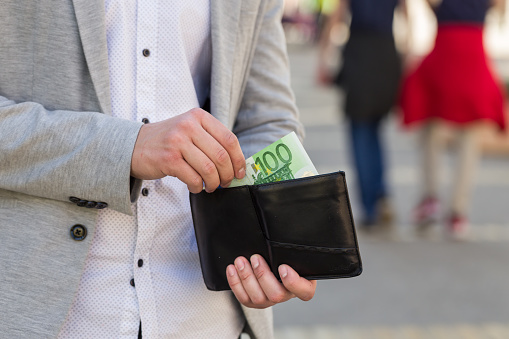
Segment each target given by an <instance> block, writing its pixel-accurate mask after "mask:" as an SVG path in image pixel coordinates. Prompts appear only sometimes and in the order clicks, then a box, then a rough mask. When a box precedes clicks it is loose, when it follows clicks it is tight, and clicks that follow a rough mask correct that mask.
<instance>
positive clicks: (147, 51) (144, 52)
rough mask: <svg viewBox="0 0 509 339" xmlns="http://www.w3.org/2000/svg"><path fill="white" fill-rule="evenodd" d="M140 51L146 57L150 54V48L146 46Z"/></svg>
mask: <svg viewBox="0 0 509 339" xmlns="http://www.w3.org/2000/svg"><path fill="white" fill-rule="evenodd" d="M142 53H143V56H144V57H148V56H150V50H148V49H146V48H145V49H144V50H143V51H142Z"/></svg>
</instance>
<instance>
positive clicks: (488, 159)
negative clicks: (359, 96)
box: [274, 0, 509, 339]
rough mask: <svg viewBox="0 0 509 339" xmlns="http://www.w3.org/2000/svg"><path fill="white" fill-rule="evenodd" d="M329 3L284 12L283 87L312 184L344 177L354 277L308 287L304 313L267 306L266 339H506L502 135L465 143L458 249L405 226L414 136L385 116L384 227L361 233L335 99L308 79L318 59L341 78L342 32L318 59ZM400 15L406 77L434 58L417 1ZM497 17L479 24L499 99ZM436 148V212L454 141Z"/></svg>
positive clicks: (501, 46)
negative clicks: (353, 232) (270, 311)
mask: <svg viewBox="0 0 509 339" xmlns="http://www.w3.org/2000/svg"><path fill="white" fill-rule="evenodd" d="M340 1H341V0H321V1H320V0H286V3H285V15H284V19H283V25H284V28H285V32H286V36H287V43H288V51H289V56H290V65H291V71H292V86H293V88H294V91H295V94H296V100H297V104H298V106H299V109H300V113H301V120H302V122H303V123H304V125H305V127H306V139H305V142H304V146H305V148H306V150H307V151H308V153H309V155H310V157H311V159H312V160H313V162H314V164H315V166H316V168H317V169H318V171H319V172H320V173H328V172H333V171H337V170H343V171H345V172H346V175H347V183H348V186H349V191H350V197H351V202H352V208H353V212H354V217H355V222H356V224H357V229H358V240H359V247H360V251H361V257H362V260H363V266H364V272H363V273H362V275H361V276H359V277H356V278H351V279H342V280H341V279H339V280H329V281H319V283H318V288H317V293H316V295H315V297H314V299H313V300H311V301H309V302H307V303H305V302H302V301H299V300H292V301H290V302H287V303H283V304H281V305H277V306H275V307H274V315H275V319H274V321H275V329H276V338H277V339H284V338H318V339H320V338H345V339H348V338H359V339H360V338H373V339H376V338H403V339H406V338H409V339H412V338H449V339H451V338H452V339H454V338H475V339H478V338H479V339H481V338H509V289H508V286H509V269H508V268H509V246H508V244H509V136H508V134H507V132H498V131H497V129H496V128H485V129H482V131H481V132H480V133H478V134H476V140H477V143H478V144H479V145H480V146H479V147H480V160H479V164H478V165H477V170H476V171H475V174H474V175H473V179H472V181H473V185H472V192H471V194H470V199H469V202H468V224H469V229H468V231H469V232H468V236H467V237H465V238H463V239H462V241H451V239H450V238H448V237H446V236H444V227H445V226H444V224H443V222H442V220H441V219H439V220H438V222H435V223H433V224H431V225H430V226H429V227H428V229H427V231H426V233H425V234H423V233H421V232H418V230H417V228H416V226H415V220H414V209H415V206H416V205H417V204H418V203H419V201H420V199H421V191H420V188H421V185H422V179H421V177H422V175H421V168H420V167H421V165H420V164H421V162H420V156H421V155H420V153H421V152H420V150H419V131H418V129H412V130H410V131H408V130H406V129H405V128H403V127H402V124H401V116H400V113H398V111H397V109H395V110H393V111H392V112H391V113H390V114H389V115H388V116H387V117H386V118H385V119H384V123H383V124H382V126H381V129H380V132H381V137H382V139H383V141H384V151H383V153H384V156H385V163H386V167H387V168H386V179H387V186H388V192H389V196H390V201H391V205H392V209H393V212H394V213H393V222H392V226H391V227H388V228H384V229H383V231H377V232H372V231H371V230H369V229H365V228H364V227H362V226H363V225H362V222H363V220H362V215H363V211H362V206H361V203H360V200H361V198H360V193H359V189H358V184H359V183H358V178H357V175H356V170H355V165H354V162H353V160H352V152H351V151H350V138H349V127H348V126H349V125H348V123H349V121H348V118H346V117H345V112H344V109H343V107H344V100H345V95H344V93H343V92H342V91H341V89H339V88H338V87H336V86H324V85H323V82H321V81H319V79H318V75H317V72H318V71H317V70H318V68H319V63H323V60H324V59H326V60H327V61H326V63H327V65H326V67H327V68H328V69H329V70H330V72H331V74H333V73H334V72H337V71H338V70H339V69H340V67H341V63H342V60H341V59H342V58H341V51H342V49H343V48H344V46H345V43H346V42H347V40H348V38H349V27H348V25H347V24H345V23H337V24H335V25H334V27H333V28H332V29H331V30H330V34H329V35H328V36H327V39H328V40H329V42H330V44H329V47H328V51H327V56H326V57H325V58H324V56H323V55H321V56H320V54H321V53H322V54H323V51H322V52H320V51H319V50H320V48H319V45H320V41H323V39H324V38H323V35H322V32H323V30H324V27H325V26H324V25H325V23H326V22H327V18H328V17H330V15H332V14H333V13H334V11H335V8H336V7H337V6H338V5H339V4H340ZM343 1H344V0H343ZM351 1H356V0H351ZM406 5H407V15H406V17H405V18H402V17H401V15H400V14H396V16H395V18H394V22H393V32H394V37H395V40H396V45H397V47H398V50H400V51H401V52H402V53H404V54H405V66H406V67H415V65H418V64H419V62H420V60H422V58H424V57H425V56H426V55H427V54H428V53H429V52H430V51H431V50H432V49H433V46H434V42H435V36H436V34H437V20H436V19H435V15H434V14H433V12H432V10H431V9H430V7H429V6H428V4H427V3H426V0H407V3H406ZM501 8H502V12H500V11H499V12H498V13H496V14H495V13H492V12H491V11H490V12H488V15H487V16H486V24H485V29H484V46H485V50H486V53H487V55H488V56H489V59H490V61H491V62H492V65H493V68H494V69H493V71H494V72H495V73H496V74H497V76H498V77H499V78H500V79H501V81H502V82H503V83H504V84H505V86H506V87H509V86H508V85H507V84H509V6H506V7H505V8H504V7H501ZM331 46H332V47H331ZM375 53H376V52H375ZM320 60H321V61H320ZM322 66H323V65H322ZM507 111H508V110H507V109H506V113H507ZM438 137H439V138H440V143H441V144H443V145H444V149H445V150H446V151H445V152H444V154H443V156H442V158H441V169H440V171H439V173H440V177H439V179H438V187H439V192H438V193H439V195H440V196H441V197H443V199H444V201H447V200H448V199H450V196H451V194H452V193H451V185H452V183H453V181H454V179H455V177H456V175H457V173H456V171H457V170H456V169H455V166H454V164H455V163H456V156H455V153H456V150H455V146H454V145H455V144H454V142H452V141H454V138H455V135H454V133H452V132H451V131H447V129H446V130H445V131H444V132H443V133H441V134H440V135H439V136H438ZM451 140H452V141H451ZM368 156H369V155H368Z"/></svg>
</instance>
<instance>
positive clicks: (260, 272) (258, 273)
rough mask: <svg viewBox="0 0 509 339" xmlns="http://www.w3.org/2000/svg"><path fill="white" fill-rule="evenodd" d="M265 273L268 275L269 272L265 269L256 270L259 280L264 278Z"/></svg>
mask: <svg viewBox="0 0 509 339" xmlns="http://www.w3.org/2000/svg"><path fill="white" fill-rule="evenodd" d="M265 273H267V271H265V270H263V269H260V270H256V272H255V276H256V279H258V280H260V279H262V277H263V276H264V275H265Z"/></svg>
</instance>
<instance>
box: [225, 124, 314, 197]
mask: <svg viewBox="0 0 509 339" xmlns="http://www.w3.org/2000/svg"><path fill="white" fill-rule="evenodd" d="M317 174H318V172H317V171H316V168H315V166H314V165H313V163H312V162H311V159H310V158H309V156H308V154H307V153H306V151H305V150H304V147H303V146H302V144H301V142H300V140H299V138H298V137H297V135H296V134H295V132H291V133H290V134H288V135H286V136H284V137H282V138H281V139H279V140H278V141H276V142H275V143H273V144H272V145H269V146H267V147H265V148H264V149H263V150H261V151H259V152H258V153H256V154H255V155H253V156H252V157H250V158H248V159H246V175H245V177H244V178H242V179H233V181H232V182H231V184H230V186H229V187H237V186H242V185H258V184H264V183H268V182H276V181H282V180H290V179H297V178H303V177H309V176H313V175H317Z"/></svg>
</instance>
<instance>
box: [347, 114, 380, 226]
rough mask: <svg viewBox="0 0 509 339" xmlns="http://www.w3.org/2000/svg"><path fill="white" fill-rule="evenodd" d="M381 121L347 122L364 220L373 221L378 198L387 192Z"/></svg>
mask: <svg viewBox="0 0 509 339" xmlns="http://www.w3.org/2000/svg"><path fill="white" fill-rule="evenodd" d="M380 124H381V120H377V121H374V122H356V121H351V122H350V137H351V147H352V155H353V159H354V163H355V167H356V171H357V181H358V186H359V189H360V193H361V194H360V195H361V202H362V207H363V209H364V218H365V220H364V222H367V223H373V222H375V221H376V217H377V215H376V213H377V211H376V204H377V201H378V199H380V198H381V197H384V196H386V195H387V190H386V185H385V177H384V176H385V173H384V172H385V165H384V158H383V152H382V141H381V138H380Z"/></svg>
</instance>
